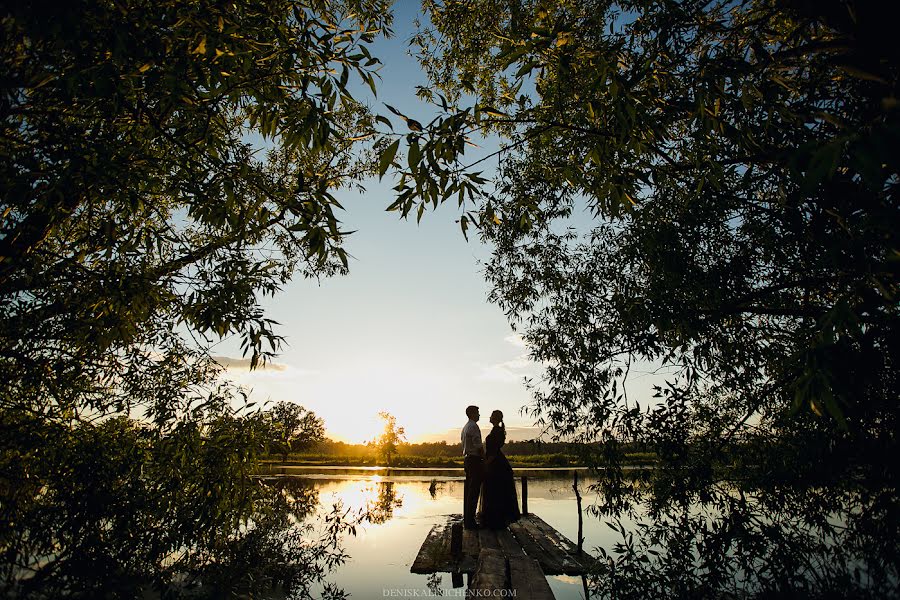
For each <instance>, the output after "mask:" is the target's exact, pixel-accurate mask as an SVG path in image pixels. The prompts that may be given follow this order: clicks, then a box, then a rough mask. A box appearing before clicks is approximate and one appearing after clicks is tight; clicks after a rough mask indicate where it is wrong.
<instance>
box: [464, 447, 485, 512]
mask: <svg viewBox="0 0 900 600" xmlns="http://www.w3.org/2000/svg"><path fill="white" fill-rule="evenodd" d="M465 467H466V484H465V485H464V486H463V525H464V526H465V527H474V526H475V525H476V521H475V513H476V512H477V511H478V496H480V495H481V482H482V481H484V459H483V458H481V457H480V456H466V460H465Z"/></svg>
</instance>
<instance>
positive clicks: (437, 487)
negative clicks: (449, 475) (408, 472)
mask: <svg viewBox="0 0 900 600" xmlns="http://www.w3.org/2000/svg"><path fill="white" fill-rule="evenodd" d="M444 483H445V482H443V481H438V480H437V479H432V480H431V483H430V484H429V485H428V493H429V494H430V495H431V499H432V500H436V499H437V497H438V493H439V492H442V491H443V490H444Z"/></svg>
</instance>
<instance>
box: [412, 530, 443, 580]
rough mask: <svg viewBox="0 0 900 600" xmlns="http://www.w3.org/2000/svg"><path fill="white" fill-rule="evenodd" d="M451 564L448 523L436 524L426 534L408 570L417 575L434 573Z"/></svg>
mask: <svg viewBox="0 0 900 600" xmlns="http://www.w3.org/2000/svg"><path fill="white" fill-rule="evenodd" d="M451 562H452V556H451V555H450V523H449V522H446V523H438V524H437V525H435V526H434V527H432V528H431V531H429V532H428V535H427V536H426V537H425V542H424V543H423V544H422V547H421V548H419V553H418V554H417V555H416V559H415V560H414V561H413V564H412V566H411V567H410V569H409V570H410V572H412V573H419V574H426V573H434V572H436V571H441V570H443V567H444V566H445V565H447V564H449V563H451Z"/></svg>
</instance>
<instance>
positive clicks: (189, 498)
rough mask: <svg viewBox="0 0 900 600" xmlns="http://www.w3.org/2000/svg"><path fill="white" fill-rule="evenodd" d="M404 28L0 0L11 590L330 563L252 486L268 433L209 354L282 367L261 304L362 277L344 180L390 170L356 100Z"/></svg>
mask: <svg viewBox="0 0 900 600" xmlns="http://www.w3.org/2000/svg"><path fill="white" fill-rule="evenodd" d="M390 24H391V21H390V12H389V11H388V6H387V5H386V2H383V1H381V0H335V1H330V0H313V1H311V2H306V3H301V2H292V1H287V0H284V1H281V0H275V1H273V2H265V3H257V2H244V1H238V2H229V3H225V4H222V3H217V2H206V1H201V2H183V1H180V0H163V1H161V2H141V1H126V2H99V1H90V0H85V1H78V2H69V3H64V4H59V5H57V4H50V3H4V5H3V8H2V12H0V61H2V68H0V72H2V76H0V86H2V89H0V128H2V129H0V131H2V134H0V156H2V160H0V194H2V197H0V305H2V307H3V308H2V311H0V380H2V381H3V382H4V384H3V386H2V388H0V428H2V435H0V521H2V527H0V531H2V533H0V556H2V557H3V559H2V566H0V568H2V575H3V576H2V581H3V584H2V585H3V586H4V588H5V591H4V593H7V592H9V591H12V592H13V593H21V594H35V595H49V596H61V595H65V594H74V595H78V594H90V595H93V594H101V593H102V594H107V595H110V596H115V595H117V594H121V595H123V596H125V597H131V596H132V595H133V594H134V593H137V592H136V591H135V590H139V589H141V588H145V587H146V586H149V585H153V586H155V587H156V588H157V589H159V590H163V591H165V590H167V589H168V587H167V586H169V585H170V584H171V582H172V581H173V580H175V579H177V578H179V577H182V576H187V577H186V578H185V580H186V581H191V580H192V578H195V577H197V576H200V577H202V578H203V580H204V583H205V584H206V585H208V586H216V585H219V584H221V585H222V586H224V588H223V590H237V591H241V590H244V591H246V590H248V589H249V590H252V589H253V588H254V586H265V585H268V582H270V581H272V577H283V578H284V583H286V584H291V583H292V582H293V584H294V585H295V587H296V588H297V592H298V593H300V594H302V593H304V590H306V592H307V593H308V590H309V587H310V586H312V585H314V584H315V583H316V582H317V581H319V580H320V579H321V577H322V576H323V572H324V568H325V565H328V564H334V561H335V560H339V559H340V557H339V556H332V554H333V553H334V548H335V546H333V545H329V544H326V545H324V546H322V547H321V548H317V547H315V546H309V545H307V544H306V543H305V542H304V543H301V541H302V540H303V538H304V535H305V534H303V535H301V532H300V530H291V529H290V527H291V522H290V521H289V520H288V518H287V517H286V516H285V515H284V514H280V513H278V511H277V510H276V509H277V508H278V507H279V506H281V505H283V504H284V503H283V502H282V501H281V500H277V499H275V498H274V497H273V494H275V495H278V494H280V493H281V492H280V491H279V490H278V489H276V488H273V487H271V486H269V487H267V486H261V485H260V484H259V483H258V482H254V481H252V480H250V479H249V476H250V474H251V470H252V467H253V465H254V464H255V463H254V461H255V457H256V456H258V455H259V454H260V452H262V451H263V449H264V448H265V443H266V440H265V438H264V436H263V435H262V434H261V433H262V428H261V424H260V422H259V418H258V416H257V415H255V414H252V412H247V411H245V412H240V413H235V411H234V409H233V408H232V405H233V404H238V403H239V401H240V397H239V391H238V390H234V389H231V388H229V387H227V386H223V385H221V384H220V382H219V379H218V373H219V369H218V368H217V366H216V364H215V363H214V362H213V361H212V360H211V358H210V356H209V353H208V347H209V345H210V344H211V343H212V342H213V341H217V340H220V339H222V338H225V337H228V336H238V337H239V338H240V339H242V342H243V348H244V351H245V354H246V355H249V356H250V357H251V362H252V364H253V365H256V364H258V362H259V361H264V360H266V358H267V357H268V356H269V355H271V353H273V352H275V351H276V350H277V349H278V348H279V345H280V341H281V339H280V337H279V336H278V334H277V333H275V331H274V330H273V327H272V325H273V324H272V322H271V321H270V320H269V319H268V318H266V316H265V315H264V313H263V311H262V309H261V307H260V299H261V298H262V297H264V296H266V295H271V294H273V293H274V292H275V291H277V290H278V289H279V288H280V286H281V285H283V284H284V283H285V282H286V281H288V279H289V278H290V277H291V276H293V275H294V274H297V273H299V274H302V275H303V276H307V277H324V276H328V275H332V274H335V273H343V272H345V271H346V269H347V255H346V252H345V251H344V249H343V248H342V247H341V242H342V239H343V237H344V235H345V232H344V231H343V230H342V228H341V225H340V223H339V221H338V219H337V218H336V216H335V210H336V209H337V208H338V207H339V204H338V202H337V200H336V199H335V197H334V191H335V190H336V189H338V188H340V187H343V186H347V185H351V184H353V182H354V181H357V180H359V178H360V177H362V176H363V175H364V174H365V173H368V172H371V171H372V169H373V168H374V163H372V160H371V159H372V155H371V153H370V150H371V143H372V135H371V134H372V125H373V123H374V116H373V115H371V114H370V113H369V111H368V110H367V109H366V107H365V106H364V105H363V104H361V103H360V102H358V101H356V100H355V99H354V98H353V96H352V94H351V93H350V88H351V87H352V86H354V85H355V86H357V87H359V86H363V89H365V86H370V87H372V89H373V90H374V89H375V83H376V77H377V75H376V73H375V69H377V68H378V66H379V62H378V60H377V59H376V58H374V57H373V56H372V55H371V53H370V51H369V47H370V46H371V44H372V43H373V42H374V41H375V39H376V38H377V37H379V36H382V35H386V34H389V33H390V29H389V28H390ZM267 507H268V508H267ZM267 511H268V514H271V518H268V517H266V514H267ZM251 514H253V515H254V517H253V519H252V522H253V523H255V524H256V526H255V527H246V526H245V525H246V524H247V522H248V521H247V519H248V518H249V517H250V515H251ZM279 514H280V516H279ZM329 531H331V532H332V533H333V534H337V533H338V532H340V531H341V528H340V527H338V526H336V527H334V528H332V529H330V530H329ZM136 539H140V540H144V541H142V542H141V543H135V542H134V540H136ZM248 556H250V557H252V558H253V560H252V561H247V560H245V559H246V558H247V557H248ZM230 561H231V562H230ZM242 562H243V565H241V563H242ZM229 564H231V565H237V566H239V567H241V568H238V569H230V568H228V565H229ZM86 565H89V568H88V567H86ZM100 565H103V568H100ZM254 569H256V570H254ZM277 573H280V575H277ZM291 573H293V575H291ZM299 574H303V577H298V575H299ZM208 589H215V588H214V587H213V588H208ZM223 593H225V591H223ZM229 593H230V592H229Z"/></svg>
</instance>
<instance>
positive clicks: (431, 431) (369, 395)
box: [219, 341, 531, 444]
mask: <svg viewBox="0 0 900 600" xmlns="http://www.w3.org/2000/svg"><path fill="white" fill-rule="evenodd" d="M502 344H505V345H506V346H508V347H509V353H510V354H511V355H512V358H511V359H510V360H508V361H504V362H501V363H500V364H490V365H479V364H477V363H475V362H472V363H471V364H468V365H466V364H465V359H463V364H462V365H460V364H456V365H446V364H445V363H444V364H445V366H443V367H442V363H437V364H429V361H428V360H427V357H417V356H415V355H412V354H409V353H401V352H396V353H393V354H392V355H391V356H382V357H378V356H362V357H360V358H359V360H358V361H351V362H347V361H344V362H341V361H337V360H335V361H334V363H332V364H331V365H330V366H329V364H328V363H326V364H325V365H324V366H321V367H319V368H300V367H297V366H294V365H292V364H291V363H290V362H287V361H283V360H278V361H273V362H271V363H270V364H268V365H266V366H265V367H263V368H259V369H256V370H254V371H250V370H249V369H248V368H247V366H246V361H230V362H229V360H228V359H223V358H221V357H220V358H219V360H220V362H225V363H226V364H225V365H224V366H226V368H227V370H226V373H225V377H226V378H227V379H229V380H231V381H233V382H234V383H236V384H238V385H240V386H242V387H243V388H244V389H245V390H247V391H248V392H249V397H250V399H251V400H252V401H254V402H256V403H257V406H265V404H266V403H274V402H278V401H288V402H294V403H296V404H300V405H302V406H303V407H304V408H306V409H308V410H311V411H313V412H314V413H315V414H316V415H317V416H319V417H320V418H322V419H323V420H324V423H325V429H326V436H327V437H329V438H331V439H333V440H335V441H342V442H346V443H351V444H363V443H366V442H369V441H372V440H374V439H375V438H376V437H377V436H378V435H380V434H381V432H382V431H383V429H384V421H383V419H381V418H380V417H379V412H382V411H385V412H388V413H390V414H391V415H393V416H394V417H396V419H397V425H398V426H400V427H403V429H404V431H405V438H406V441H408V442H411V443H420V442H427V441H439V440H442V439H443V440H447V441H452V440H454V439H455V436H456V434H454V433H453V432H454V431H458V430H459V428H461V427H462V425H463V424H464V423H465V422H466V416H465V408H466V406H468V405H470V404H475V405H478V406H479V407H481V409H482V413H483V415H484V417H483V419H482V422H481V425H482V427H485V426H487V427H489V425H488V424H487V415H488V414H489V413H490V411H491V410H494V409H499V410H501V411H503V412H504V415H505V421H506V424H507V426H513V427H528V426H529V425H531V422H530V421H529V420H528V419H527V418H525V417H523V416H522V415H521V414H520V410H519V409H520V407H521V406H522V405H523V403H524V402H525V401H526V400H527V394H526V392H525V388H524V386H523V385H522V384H521V377H522V376H523V375H524V374H525V373H526V372H528V370H529V367H530V365H529V363H527V361H525V360H524V359H523V358H522V357H521V356H519V355H516V352H521V348H517V347H516V346H515V345H514V344H512V343H510V342H509V341H506V342H501V347H502ZM426 354H427V352H426Z"/></svg>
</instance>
